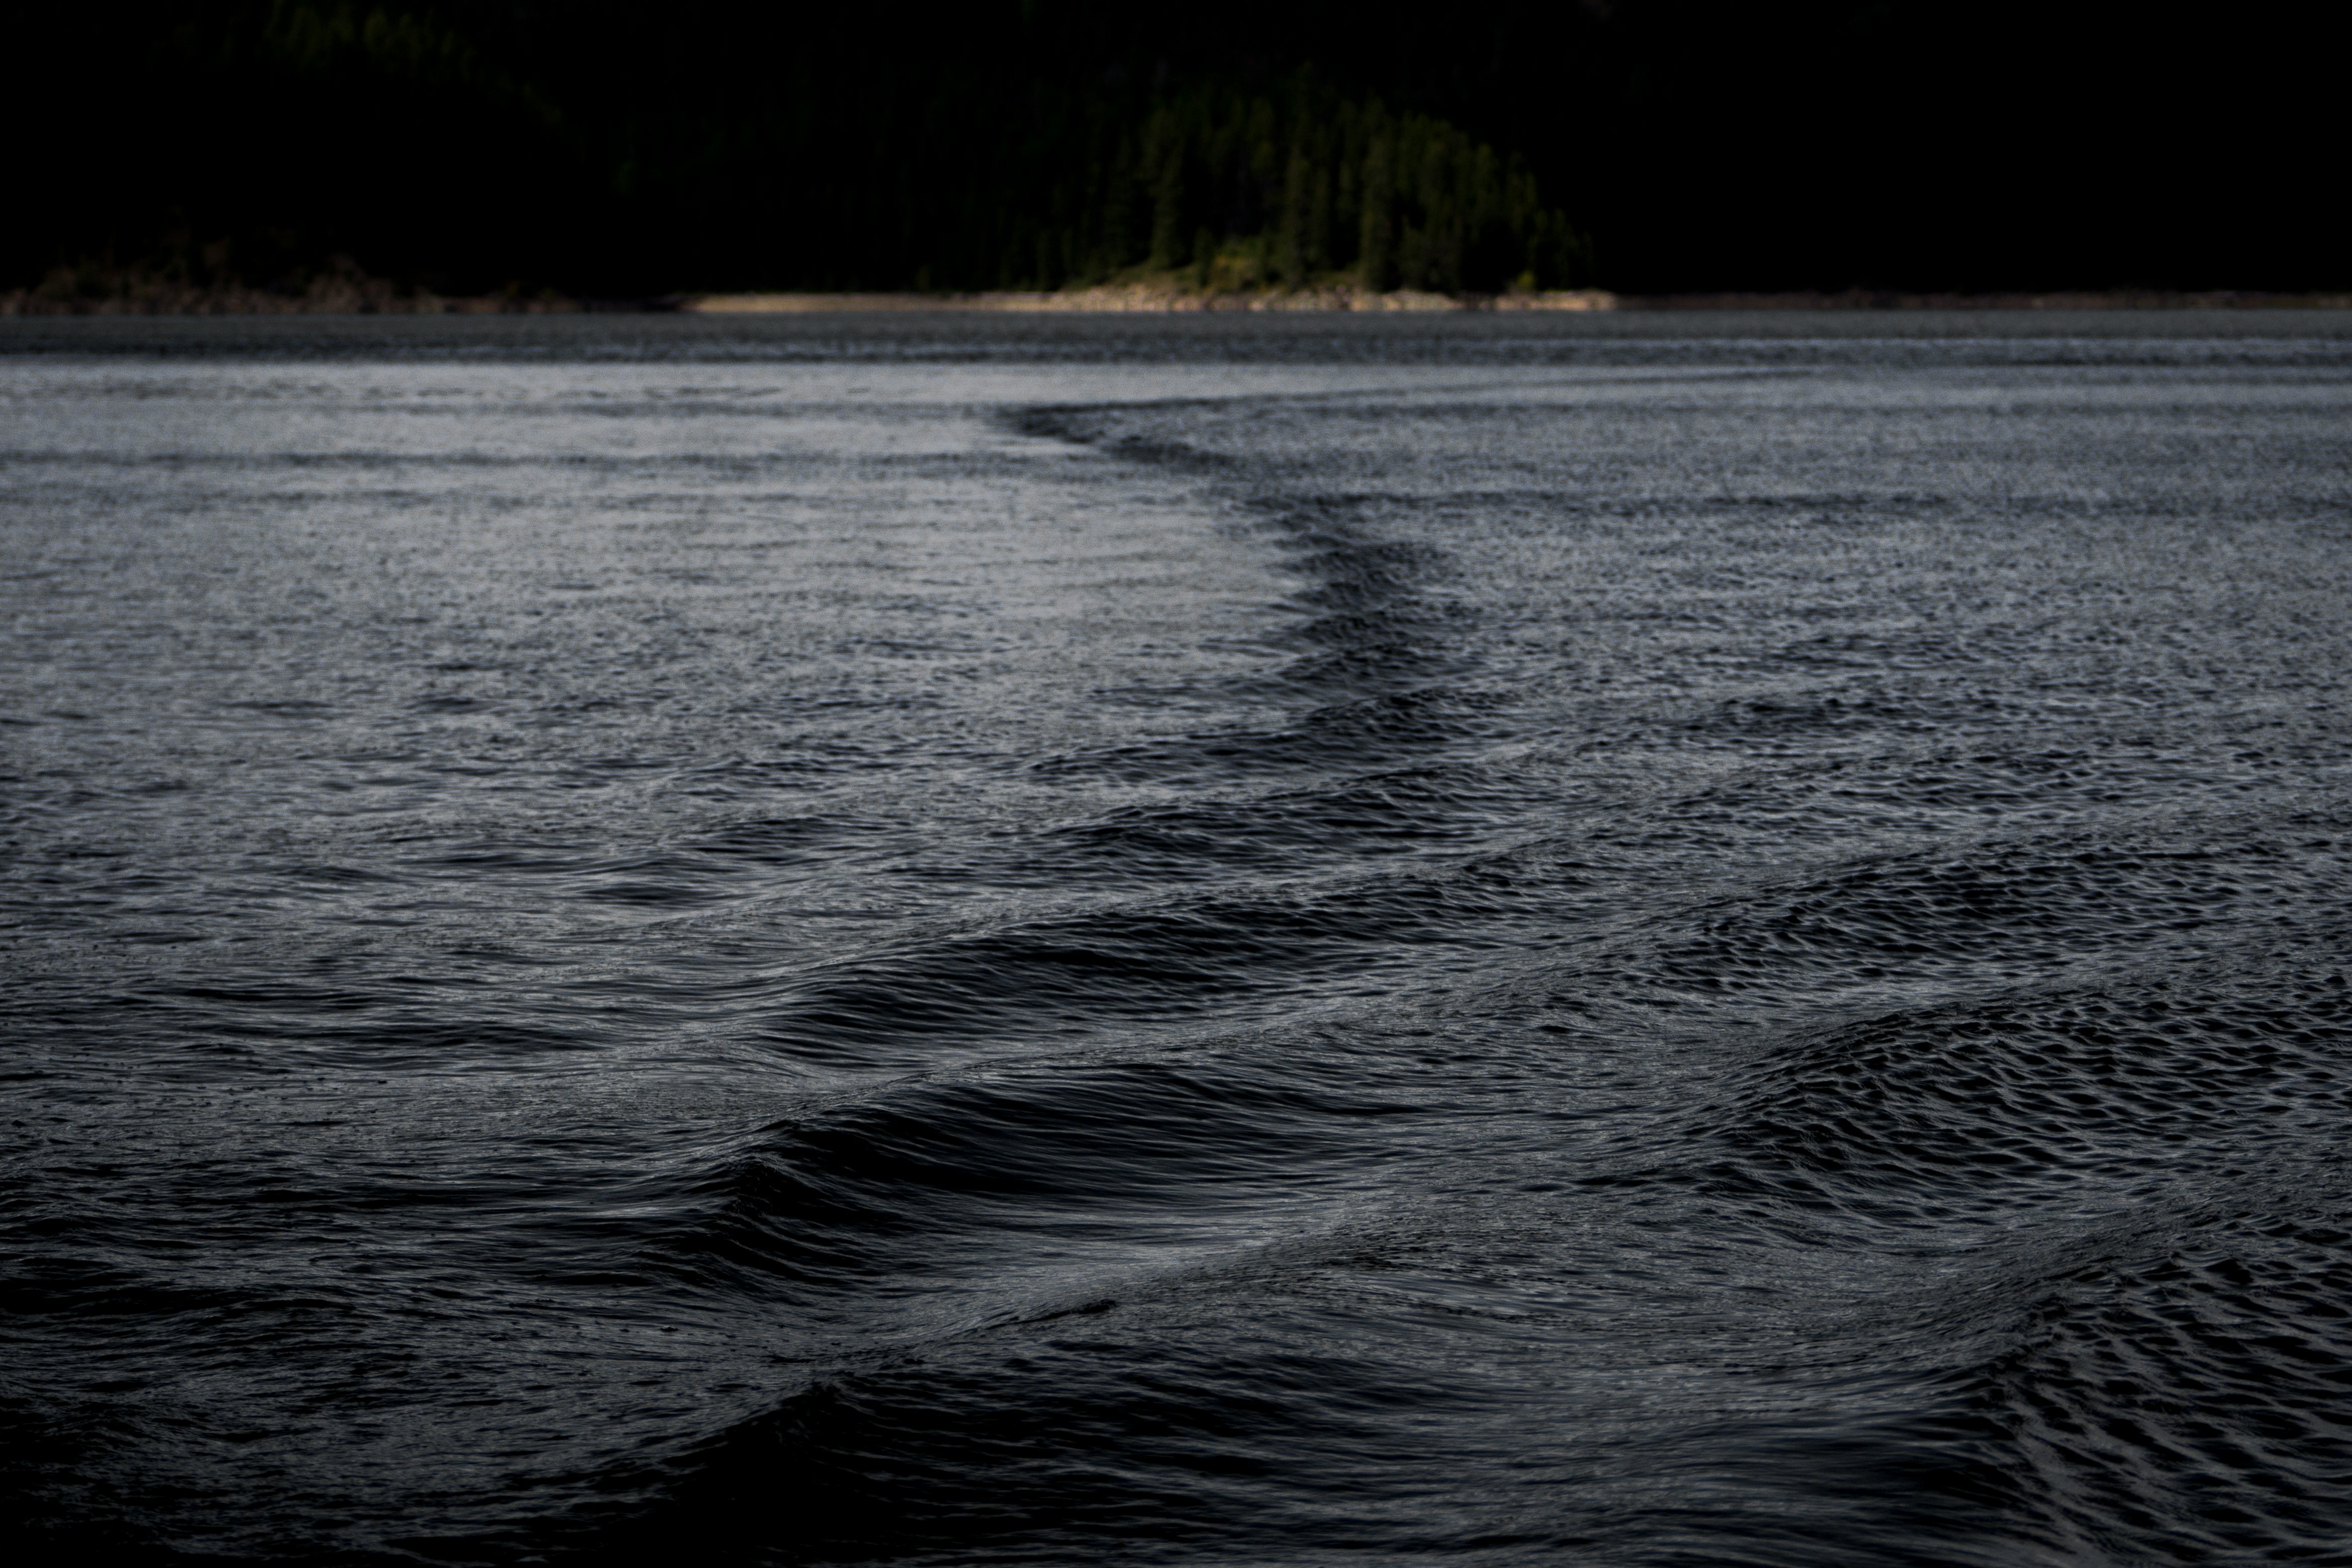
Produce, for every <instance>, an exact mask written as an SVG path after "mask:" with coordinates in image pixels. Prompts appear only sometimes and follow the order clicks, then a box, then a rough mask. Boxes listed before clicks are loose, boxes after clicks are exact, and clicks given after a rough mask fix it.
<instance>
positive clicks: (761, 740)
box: [0, 312, 2352, 1568]
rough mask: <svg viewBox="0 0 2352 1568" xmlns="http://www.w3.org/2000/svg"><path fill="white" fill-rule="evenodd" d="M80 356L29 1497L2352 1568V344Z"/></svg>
mask: <svg viewBox="0 0 2352 1568" xmlns="http://www.w3.org/2000/svg"><path fill="white" fill-rule="evenodd" d="M5 328H6V330H5V334H0V628H5V631H0V636H5V663H0V845H5V851H0V852H5V860H0V922H5V929H0V1007H5V1013H0V1017H5V1024H0V1031H5V1034H0V1038H4V1039H5V1046H0V1075H5V1076H0V1116H5V1145H0V1147H5V1163H0V1170H5V1182H0V1288H5V1307H6V1315H5V1322H0V1333H5V1365H4V1366H0V1488H5V1497H6V1499H7V1506H8V1511H9V1513H10V1515H11V1516H12V1518H13V1520H14V1521H15V1522H14V1531H13V1532H14V1533H15V1534H16V1538H17V1539H18V1540H19V1541H20V1542H21V1541H30V1542H34V1543H36V1544H37V1545H38V1546H40V1547H42V1548H43V1549H44V1550H46V1551H47V1552H52V1553H54V1554H58V1555H64V1554H74V1555H77V1556H79V1555H82V1554H86V1553H89V1552H96V1551H98V1550H100V1549H101V1548H103V1549H106V1550H110V1551H112V1552H117V1553H127V1554H138V1553H150V1554H152V1555H155V1556H157V1557H165V1556H171V1557H185V1558H186V1559H188V1560H192V1561H215V1560H228V1561H247V1562H275V1561H333V1562H339V1563H344V1562H376V1563H526V1562H546V1563H563V1562H570V1561H577V1560H586V1559H592V1558H598V1557H612V1558H615V1559H618V1558H624V1557H626V1558H646V1557H657V1556H659V1555H661V1554H664V1553H666V1552H690V1553H692V1554H694V1555H697V1556H698V1557H700V1558H702V1559H703V1560H706V1561H747V1562H778V1563H800V1562H808V1563H851V1562H871V1563H884V1562H905V1563H938V1564H968V1563H1177V1562H1185V1563H1358V1562H1371V1561H1387V1562H1394V1561H1418V1560H1430V1561H1444V1562H1449V1563H1517V1562H1550V1563H1571V1562H1572V1563H1593V1564H1666V1563H1691V1564H1697V1563H1706V1564H1790V1565H1792V1568H1793V1565H1818V1564H1824V1563H1856V1564H1860V1563H1895V1562H1901V1563H1981V1564H1987V1565H2001V1568H2007V1565H2014V1564H2028V1563H2047V1564H2074V1563H2117V1564H2124V1563H2149V1562H2160V1561H2181V1562H2198V1563H2211V1562H2224V1561H2271V1560H2276V1561H2290V1560H2291V1561H2298V1562H2336V1563H2345V1562H2352V1545H2347V1542H2352V1315H2347V1314H2352V1167H2347V1164H2346V1159H2345V1153H2346V1151H2345V1144H2344V1129H2345V1125H2346V1122H2347V1114H2352V997H2348V996H2347V979H2346V971H2347V966H2352V952H2347V947H2352V904H2347V895H2348V894H2352V711H2347V706H2346V705H2347V690H2346V681H2347V674H2352V468H2348V467H2347V430H2352V319H2343V318H2331V317H2326V316H2317V315H2296V314H2292V313H2285V312H2275V313H2273V312H2242V313H2236V314H2231V315H2213V316H2185V315H2184V316H2159V315H2155V314H2132V313H2118V314H2115V315H2104V316H2102V315H2084V316H2074V317H2063V316H2058V315H2055V314H2053V315H2048V316H2014V317H1992V316H1985V317H1931V316H1924V315H1923V316H1907V317H1906V316H1893V317H1888V316H1865V315H1861V314H1853V315H1843V316H1818V317H1799V316H1793V315H1792V316H1778V317H1759V318H1753V319H1738V318H1728V319H1727V318H1717V317H1701V316H1689V317H1664V316H1656V317H1639V318H1637V317H1633V316H1621V317H1617V318H1611V319H1584V320H1559V319H1554V320H1549V321H1546V320H1542V319H1535V320H1518V321H1514V320H1510V319H1502V318H1447V319H1424V320H1417V321H1407V322H1402V323H1400V322H1395V321H1382V320H1360V319H1331V318H1324V319H1312V320H1298V321H1279V320H1276V321H1268V320H1265V319H1254V320H1241V321H1236V320H1233V319H1198V320H1181V319H1176V320H1170V319H1156V320H1140V321H1139V320H1132V319H1128V320H1121V319H1049V320H1023V319H1014V318H993V319H992V318H983V317H952V318H950V317H942V318H919V317H912V318H910V317H893V318H877V319H870V320H860V319H846V318H844V319H816V318H804V319H782V320H767V321H739V322H728V321H723V320H711V319H619V318H589V319H569V320H560V319H534V320H527V321H499V320H489V321H478V320H467V321H391V320H387V321H382V322H370V321H365V320H355V321H351V322H344V323H332V322H329V323H321V322H320V321H316V320H310V321H303V320H286V321H260V322H254V321H247V322H235V321H215V322H203V321H199V322H185V323H177V324H173V323H157V322H122V321H91V322H64V323H56V322H48V323H42V322H20V323H7V324H5Z"/></svg>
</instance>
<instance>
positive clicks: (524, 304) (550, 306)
mask: <svg viewBox="0 0 2352 1568" xmlns="http://www.w3.org/2000/svg"><path fill="white" fill-rule="evenodd" d="M2262 308H2274V309H2352V292H2347V293H2295V294H2291V293H2278V292H2263V291H2250V290H2202V291H2194V292H2188V291H2168V290H2160V289H2145V288H2141V289H2066V290H2052V291H2044V292H2038V293H2000V294H1952V293H1907V292H1897V291H1891V290H1872V289H1861V288H1851V289H1844V290H1842V291H1839V292H1836V293H1823V292H1818V291H1815V292H1801V291H1791V292H1746V293H1739V292H1724V293H1693V294H1620V293H1615V292H1612V291H1611V290H1608V289H1604V288H1550V289H1536V288H1516V289H1506V290H1503V291H1501V292H1498V293H1477V292H1461V293H1442V292H1439V291H1436V290H1433V289H1422V288H1391V289H1385V290H1380V289H1371V288H1367V287H1363V286H1362V285H1360V284H1359V283H1356V282H1354V281H1352V280H1349V279H1346V278H1339V279H1333V280H1328V281H1322V282H1318V283H1314V284H1310V285H1308V286H1306V287H1278V286H1260V287H1213V286H1211V287H1202V286H1199V285H1196V284H1194V283H1192V281H1191V280H1189V279H1185V278H1169V277H1157V278H1146V279H1141V280H1137V281H1129V282H1121V283H1107V284H1096V285H1092V286H1089V287H1066V288H1059V289H994V290H977V291H968V292H943V291H937V290H933V291H927V292H915V291H895V292H882V291H866V292H849V291H844V292H825V291H815V290H795V291H786V290H775V291H740V292H730V293H677V294H666V295H657V296H653V297H649V298H593V297H584V296H578V295H569V294H562V293H558V292H555V291H552V290H548V289H535V290H530V289H523V288H509V289H505V290H501V291H497V292H492V293H486V294H469V295H444V294H438V293H436V292H434V291H432V290H430V289H425V288H415V287H401V286H399V285H397V284H394V283H393V282H392V281H390V280H388V279H385V278H381V277H368V276H366V275H364V274H362V273H360V272H359V271H357V269H356V268H352V267H348V266H345V267H339V268H331V269H329V270H328V271H326V272H323V273H320V274H318V275H316V276H313V277H308V278H304V279H299V280H297V281H296V282H295V283H294V284H292V285H290V286H279V287H250V286H247V285H245V284H242V283H235V282H230V283H208V284H206V283H194V282H189V281H186V280H184V279H178V278H173V277H161V276H156V275H154V274H152V273H148V272H143V271H140V270H136V269H129V270H123V271H117V272H94V271H91V270H89V269H81V270H79V271H68V270H67V269H59V270H58V272H56V273H54V274H52V275H51V277H48V278H47V279H46V280H44V282H43V283H41V284H40V285H38V286H36V287H30V288H17V289H12V290H5V291H0V316H272V315H344V316H376V315H384V316H390V315H419V316H433V315H502V314H503V315H513V314H533V315H537V314H562V313H576V312H583V311H598V312H635V313H648V314H653V313H667V312H683V313H687V314H692V315H705V316H737V315H740V316H762V315H816V314H849V313H860V312H919V311H994V312H1005V313H1016V312H1024V311H1028V312H1040V313H1055V314H1061V313H1071V312H1080V313H1084V312H1097V313H1117V312H1150V313H1160V314H1181V313H1192V312H1212V311H1213V312H1253V311H1254V312H1274V313H1290V312H1312V311H1349V312H1370V313H1382V312H1388V313H1431V312H1447V311H1506V312H1507V311H1600V310H1608V311H1653V310H1791V309H1794V310H1974V309H1993V310H2116V309H2147V310H2162V309H2201V310H2212V309H2262Z"/></svg>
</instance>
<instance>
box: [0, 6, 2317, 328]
mask: <svg viewBox="0 0 2352 1568" xmlns="http://www.w3.org/2000/svg"><path fill="white" fill-rule="evenodd" d="M2342 26H2343V25H2342V24H2341V23H2340V22H2328V21H2323V22H2320V23H2310V22H2304V23H2299V24H2297V31H2296V32H2295V33H2294V35H2293V37H2291V38H2290V37H2288V36H2287V35H2285V34H2284V33H2282V32H2278V31H2275V30H2266V29H2265V27H2264V26H2263V16H2262V13H2261V12H2260V11H2259V10H2257V11H2254V12H2251V13H2247V14H2246V19H2245V20H2243V21H2242V22H2239V23H2233V24H2232V25H2231V26H2228V27H2221V28H2212V29H2207V30H2204V31H2202V32H2198V33H2194V34H2191V33H2189V32H2185V31H2179V30H2166V29H2162V28H2159V27H2158V26H2157V25H2156V24H2155V23H2154V22H2152V21H2151V20H2150V19H2149V17H2148V16H2147V15H2146V14H2145V13H2144V12H2142V11H2137V10H2133V9H2131V8H2127V7H2123V6H2119V5H2042V6H2039V7H2029V6H2024V5H2009V4H2006V3H2005V0H1983V3H1980V4H1977V5H1958V4H1953V3H1949V0H1916V3H1914V4H1909V5H1902V4H1879V5H1854V4H1847V3H1842V0H1791V3H1786V4H1780V5H1737V4H1732V3H1730V0H1555V3H1552V4H1544V5H1538V4H1532V3H1528V0H1497V3H1496V5H1491V6H1488V7H1486V8H1483V9H1480V10H1477V11H1475V12H1468V13H1455V14H1448V15H1446V16H1443V17H1439V16H1429V17H1425V18H1419V19H1416V18H1415V17H1414V16H1412V14H1410V13H1398V14H1396V16H1393V17H1387V16H1374V15H1373V14H1370V13H1367V12H1365V11H1364V10H1363V9H1362V8H1361V7H1360V6H1342V5H1325V4H1300V5H1273V6H1269V7H1266V8H1265V11H1264V12H1263V13H1262V14H1253V15H1252V16H1248V17H1246V18H1236V17H1230V16H1211V15H1209V14H1206V13H1176V12H1170V11H1165V10H1150V11H1145V10H1141V9H1117V8H1112V7H1106V6H1101V5H1082V4H1077V3H1076V0H979V3H976V4H973V5H968V6H964V7H960V8H955V9H951V10H950V9H945V8H942V9H940V10H937V11H931V10H925V11H919V12H908V11H889V10H883V9H880V8H868V9H863V10H856V11H852V10H848V9H845V8H842V7H838V6H825V5H799V4H793V3H791V0H778V3H774V4H769V5H746V4H741V3H739V0H670V3H668V4H665V5H660V6H651V5H643V4H638V3H634V0H628V3H625V0H575V3H572V4H565V5H557V4H552V3H550V0H121V3H120V4H117V5H111V6H109V7H105V8H97V7H72V8H68V7H61V6H44V7H37V8H34V9H33V10H32V11H31V13H30V14H29V15H28V16H26V18H25V19H24V21H23V22H22V23H21V24H20V25H19V26H17V28H16V33H15V36H14V37H13V39H12V47H13V49H14V51H15V53H16V57H17V58H18V59H19V61H20V62H23V65H22V68H20V71H19V73H18V76H19V80H20V83H21V84H22V86H21V87H20V89H19V90H17V91H15V92H12V93H11V94H9V95H6V97H5V100H0V123H5V125H6V128H7V131H8V134H9V136H10V139H11V145H12V146H13V147H15V148H17V149H18V150H20V154H21V157H20V163H19V168H20V171H21V172H20V175H19V178H18V179H17V180H16V182H15V185H16V189H15V190H14V192H13V193H12V197H11V208H12V211H11V214H10V220H9V222H8V223H7V225H5V229H0V287H11V286H22V285H25V284H26V283H29V282H32V281H34V280H36V279H37V278H40V277H44V276H49V275H52V274H54V273H55V272H56V271H57V269H58V268H61V267H62V268H67V269H73V268H80V269H83V270H85V271H92V272H102V271H104V270H106V269H108V268H113V269H118V270H119V269H122V268H126V267H128V268H144V269H148V270H149V271H153V272H167V273H171V274H173V275H174V276H179V277H186V278H191V279H195V280H199V281H201V280H205V279H238V280H242V281H244V282H246V283H248V284H253V285H269V284H274V283H279V282H284V281H289V280H291V281H294V282H299V279H300V278H301V277H304V276H305V275H306V274H308V273H310V272H313V271H315V270H316V269H318V268H320V267H330V266H345V267H352V266H355V267H361V268H364V269H365V270H366V271H368V272H370V273H373V274H376V275H379V276H382V277H393V278H398V279H401V280H404V282H407V283H412V284H415V285H417V286H420V287H431V288H434V289H437V290H441V291H444V292H470V291H482V290H497V289H505V290H509V291H531V290H557V291H562V292H567V293H571V294H574V295H587V296H603V297H612V298H642V297H648V296H653V295H657V294H664V293H670V292H677V291H688V290H716V289H738V288H809V289H831V288H841V289H905V288H913V289H936V290H950V289H975V288H1001V287H1043V288H1051V287H1062V286H1065V285H1067V284H1072V283H1087V282H1094V281H1100V280H1103V279H1106V278H1110V277H1118V276H1120V275H1122V274H1132V273H1134V272H1136V271H1137V270H1138V269H1150V270H1156V271H1159V272H1161V273H1165V274H1171V275H1174V276H1178V277H1192V278H1194V279H1195V280H1197V281H1199V282H1201V283H1202V284H1204V285H1205V284H1220V285H1227V286H1231V285H1239V284H1255V285H1259V286H1282V285H1297V284H1304V283H1307V282H1312V281H1314V280H1317V279H1328V278H1338V277H1344V278H1347V279H1349V280H1352V281H1355V282H1357V283H1360V284H1361V285H1364V286H1367V287H1414V288H1429V289H1437V290H1444V291H1461V290H1472V291H1477V290H1495V289H1500V288H1505V287H1512V286H1515V285H1533V286H1538V287H1562V286H1569V287H1574V286H1583V285H1591V284H1598V285H1601V286H1605V287H1614V288H1619V289H1631V290H1647V291H1671V290H1675V289H1726V288H1741V289H1773V288H1813V289H1837V288H1844V287H1907V288H1916V289H2018V288H2057V287H2121V286H2135V287H2177V288H2211V287H2239V288H2256V289H2260V288H2270V289H2291V288H2310V287H2341V286H2342V284H2343V283H2344V282H2345V277H2344V270H2345V268H2344V263H2343V261H2342V258H2341V253H2340V247H2339V246H2336V244H2335V243H2334V242H2333V241H2332V240H2331V239H2330V238H2329V237H2328V235H2329V233H2330V230H2331V229H2332V226H2333V218H2332V212H2333V199H2332V196H2331V195H2330V194H2329V193H2330V192H2331V191H2332V189H2333V175H2332V172H2330V171H2329V170H2328V169H2327V168H2326V162H2327V159H2328V153H2327V149H2328V148H2330V147H2332V146H2333V145H2334V144H2335V141H2336V130H2335V127H2334V124H2333V118H2332V113H2331V111H2330V110H2329V109H2328V108H2327V105H2328V104H2329V103H2330V102H2331V101H2332V96H2331V95H2332V87H2331V86H2330V84H2329V83H2328V81H2327V79H2326V64H2325V62H2326V61H2327V60H2328V59H2330V58H2334V57H2338V56H2336V55H2335V54H2334V53H2333V52H2332V51H2333V50H2334V48H2335V47H2336V44H2337V43H2340V41H2341V40H2340V39H2339V38H2337V37H2336V34H2338V33H2340V32H2341V31H2342ZM2329 28H2333V29H2334V30H2335V31H2334V32H2327V31H2326V29H2329ZM2323 35H2324V36H2323Z"/></svg>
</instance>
